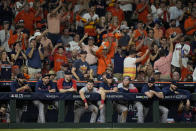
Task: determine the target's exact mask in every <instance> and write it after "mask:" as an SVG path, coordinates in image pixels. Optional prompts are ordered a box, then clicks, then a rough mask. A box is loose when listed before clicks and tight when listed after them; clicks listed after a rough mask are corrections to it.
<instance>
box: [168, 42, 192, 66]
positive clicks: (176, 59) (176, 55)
mask: <svg viewBox="0 0 196 131" xmlns="http://www.w3.org/2000/svg"><path fill="white" fill-rule="evenodd" d="M180 51H181V55H182V56H181V57H182V65H183V66H184V67H187V62H188V58H187V57H185V56H184V54H186V55H188V54H189V52H190V46H189V45H187V44H184V46H183V47H182V45H181V44H180V43H177V44H176V46H175V50H174V52H173V57H172V62H171V64H172V65H173V66H175V67H180V64H179V58H180V56H179V52H180Z"/></svg>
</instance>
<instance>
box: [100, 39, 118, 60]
mask: <svg viewBox="0 0 196 131" xmlns="http://www.w3.org/2000/svg"><path fill="white" fill-rule="evenodd" d="M103 45H104V46H106V47H109V45H110V43H109V42H108V41H107V42H104V43H103ZM103 45H101V46H100V47H99V49H100V50H103V48H104V46H103ZM116 46H117V44H116V42H112V43H111V47H110V49H109V54H110V56H111V58H113V57H114V53H115V48H116Z"/></svg>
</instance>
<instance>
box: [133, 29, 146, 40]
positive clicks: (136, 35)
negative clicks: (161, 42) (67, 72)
mask: <svg viewBox="0 0 196 131" xmlns="http://www.w3.org/2000/svg"><path fill="white" fill-rule="evenodd" d="M142 32H143V33H144V35H145V36H147V32H146V31H145V30H142ZM141 35H142V33H141V32H140V31H139V30H138V29H137V30H135V36H134V39H137V38H138V37H139V36H141Z"/></svg>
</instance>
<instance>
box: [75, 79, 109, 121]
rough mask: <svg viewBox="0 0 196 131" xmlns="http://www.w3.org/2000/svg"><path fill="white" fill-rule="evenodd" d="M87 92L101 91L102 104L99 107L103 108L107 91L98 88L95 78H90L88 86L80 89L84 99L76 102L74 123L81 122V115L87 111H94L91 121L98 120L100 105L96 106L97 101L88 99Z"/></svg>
mask: <svg viewBox="0 0 196 131" xmlns="http://www.w3.org/2000/svg"><path fill="white" fill-rule="evenodd" d="M85 93H99V94H100V95H101V104H100V105H99V109H100V110H101V109H102V108H103V107H104V101H105V93H104V92H103V91H102V90H98V89H97V88H95V87H94V81H93V80H91V79H90V80H88V81H87V84H86V86H85V87H83V88H82V89H80V91H79V94H80V97H81V99H82V101H81V100H78V101H75V103H74V123H79V121H80V117H81V116H82V114H84V113H85V112H87V111H88V112H92V113H91V119H90V123H95V122H96V119H97V115H98V107H97V106H96V102H94V101H89V100H88V101H87V99H86V97H85Z"/></svg>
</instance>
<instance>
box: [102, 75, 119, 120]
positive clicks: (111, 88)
mask: <svg viewBox="0 0 196 131" xmlns="http://www.w3.org/2000/svg"><path fill="white" fill-rule="evenodd" d="M99 89H100V90H102V91H103V92H105V93H112V92H117V91H118V87H117V83H116V82H115V80H114V79H113V75H111V74H107V75H106V78H103V82H102V83H101V84H100V85H99ZM98 105H101V101H98ZM98 121H99V122H100V123H105V105H104V107H103V108H102V109H101V110H100V117H99V119H98Z"/></svg>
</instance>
